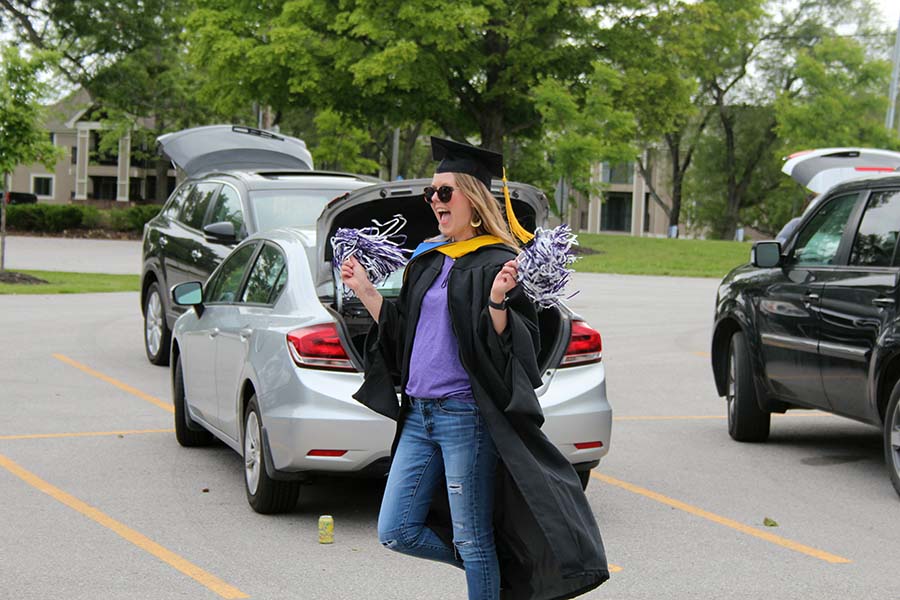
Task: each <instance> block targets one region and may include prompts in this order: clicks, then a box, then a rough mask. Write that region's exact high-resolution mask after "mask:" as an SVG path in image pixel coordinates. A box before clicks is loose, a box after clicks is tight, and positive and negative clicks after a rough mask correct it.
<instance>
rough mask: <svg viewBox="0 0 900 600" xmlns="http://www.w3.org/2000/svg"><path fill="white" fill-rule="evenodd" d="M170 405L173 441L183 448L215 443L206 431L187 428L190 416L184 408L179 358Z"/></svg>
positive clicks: (182, 375) (182, 374)
mask: <svg viewBox="0 0 900 600" xmlns="http://www.w3.org/2000/svg"><path fill="white" fill-rule="evenodd" d="M172 403H173V404H174V405H175V439H176V440H178V443H179V444H181V445H182V446H184V447H185V448H195V447H197V446H209V445H210V444H212V443H213V442H214V441H215V438H214V437H213V434H211V433H210V432H208V431H195V430H193V429H191V428H190V427H189V426H188V422H189V420H190V416H189V415H188V412H187V406H185V393H184V371H183V370H182V366H181V357H180V356H179V357H178V358H176V359H175V374H174V379H173V380H172Z"/></svg>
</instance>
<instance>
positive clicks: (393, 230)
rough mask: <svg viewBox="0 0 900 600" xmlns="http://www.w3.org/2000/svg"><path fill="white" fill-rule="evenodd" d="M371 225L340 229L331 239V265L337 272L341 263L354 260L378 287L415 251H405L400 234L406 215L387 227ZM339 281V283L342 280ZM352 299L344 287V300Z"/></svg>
mask: <svg viewBox="0 0 900 600" xmlns="http://www.w3.org/2000/svg"><path fill="white" fill-rule="evenodd" d="M372 223H374V224H375V225H374V226H372V227H363V228H362V229H352V228H346V227H341V228H339V229H338V230H337V231H335V233H334V236H333V237H332V238H331V248H332V251H333V259H332V264H333V265H334V269H335V272H337V271H339V270H340V265H341V263H343V262H344V261H345V260H347V259H348V258H350V257H351V256H354V257H356V260H358V261H359V264H360V265H362V267H363V268H364V269H365V270H366V275H367V276H368V277H369V281H371V282H372V283H373V284H375V285H378V284H380V283H383V282H384V281H385V280H386V279H387V278H388V277H389V276H390V274H391V273H393V272H394V271H396V270H397V269H399V268H400V267H403V266H405V265H406V263H407V262H409V254H411V253H412V250H407V249H405V248H403V244H404V243H405V242H406V235H404V234H401V233H400V230H401V229H403V227H404V226H405V225H406V219H405V218H403V215H394V218H393V219H391V220H390V221H386V222H384V223H379V222H378V221H376V220H374V219H373V220H372ZM337 280H338V281H340V278H339V277H338V278H337ZM352 295H353V290H351V289H349V288H346V287H345V288H344V296H345V297H348V298H349V297H350V296H352Z"/></svg>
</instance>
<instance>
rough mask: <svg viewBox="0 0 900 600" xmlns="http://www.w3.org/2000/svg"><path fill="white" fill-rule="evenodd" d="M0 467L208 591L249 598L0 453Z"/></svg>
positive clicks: (226, 596) (230, 596)
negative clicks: (109, 530)
mask: <svg viewBox="0 0 900 600" xmlns="http://www.w3.org/2000/svg"><path fill="white" fill-rule="evenodd" d="M0 466H2V467H3V468H5V469H6V470H7V471H9V472H10V473H12V474H13V475H15V476H16V477H18V478H19V479H21V480H22V481H24V482H25V483H27V484H28V485H30V486H32V487H35V488H37V489H38V490H40V491H42V492H44V493H45V494H47V495H48V496H50V497H51V498H53V499H55V500H58V501H59V502H62V503H63V504H65V505H66V506H68V507H69V508H71V509H73V510H75V511H77V512H79V513H81V514H82V515H84V516H86V517H87V518H89V519H91V520H93V521H95V522H97V523H99V524H100V525H102V526H104V527H106V528H107V529H111V530H112V531H114V532H115V533H117V534H118V535H119V536H121V537H123V538H125V539H126V540H128V541H129V542H131V543H132V544H134V545H135V546H137V547H138V548H140V549H141V550H144V551H145V552H148V553H150V554H152V555H153V556H155V557H156V558H158V559H160V560H161V561H163V562H164V563H166V564H168V565H170V566H172V567H174V568H175V569H177V570H178V571H181V572H182V573H184V574H185V575H187V576H188V577H190V578H191V579H193V580H195V581H197V582H198V583H200V584H201V585H203V586H205V587H207V588H208V589H210V590H212V591H213V592H215V593H216V594H218V595H219V596H221V597H222V598H249V597H250V596H248V595H247V594H245V593H244V592H242V591H241V590H239V589H237V588H236V587H234V586H231V585H229V584H227V583H225V582H224V581H222V580H221V579H219V578H218V577H216V576H215V575H212V574H210V573H207V572H206V571H204V570H203V569H201V568H200V567H198V566H197V565H195V564H193V563H191V562H189V561H187V560H185V559H184V558H182V557H180V556H178V555H177V554H175V553H174V552H172V551H171V550H168V549H166V548H163V547H162V546H160V545H159V544H157V543H156V542H154V541H153V540H151V539H150V538H148V537H146V536H145V535H143V534H141V533H138V532H137V531H135V530H134V529H131V528H130V527H127V526H126V525H124V524H122V523H120V522H119V521H116V520H115V519H113V518H112V517H110V516H108V515H106V514H104V513H102V512H101V511H99V510H97V509H96V508H94V507H93V506H90V505H89V504H86V503H84V502H82V501H81V500H79V499H78V498H76V497H74V496H72V495H70V494H67V493H66V492H64V491H62V490H61V489H59V488H57V487H55V486H53V485H51V484H49V483H47V482H46V481H44V480H43V479H41V478H40V477H38V476H37V475H35V474H34V473H31V472H30V471H26V470H25V469H23V468H22V467H20V466H19V465H18V464H16V463H15V462H13V461H11V460H10V459H8V458H6V457H5V456H3V455H2V454H0Z"/></svg>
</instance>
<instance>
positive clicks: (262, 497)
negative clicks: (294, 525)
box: [244, 395, 300, 515]
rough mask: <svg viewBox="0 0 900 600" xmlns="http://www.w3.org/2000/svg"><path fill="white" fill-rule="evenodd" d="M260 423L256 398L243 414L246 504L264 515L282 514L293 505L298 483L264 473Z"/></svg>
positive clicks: (264, 462) (298, 492) (264, 449)
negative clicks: (281, 479) (280, 479)
mask: <svg viewBox="0 0 900 600" xmlns="http://www.w3.org/2000/svg"><path fill="white" fill-rule="evenodd" d="M262 440H263V437H262V421H261V419H260V416H259V403H257V401H256V395H254V396H253V397H251V398H250V402H249V403H248V404H247V412H246V414H245V415H244V484H245V487H246V490H247V501H248V502H249V503H250V506H251V507H252V508H253V510H255V511H256V512H258V513H262V514H265V515H269V514H274V513H281V512H286V511H289V510H291V509H292V508H294V506H296V505H297V497H298V496H299V495H300V482H299V481H279V480H277V479H272V478H270V477H269V474H268V473H267V472H266V447H265V445H264V444H263V443H262Z"/></svg>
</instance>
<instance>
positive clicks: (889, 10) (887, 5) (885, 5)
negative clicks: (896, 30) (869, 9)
mask: <svg viewBox="0 0 900 600" xmlns="http://www.w3.org/2000/svg"><path fill="white" fill-rule="evenodd" d="M878 5H879V7H880V8H881V14H882V16H883V17H884V20H885V21H886V22H887V23H888V24H889V25H891V26H892V27H896V26H897V19H898V18H900V1H898V0H878Z"/></svg>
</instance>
